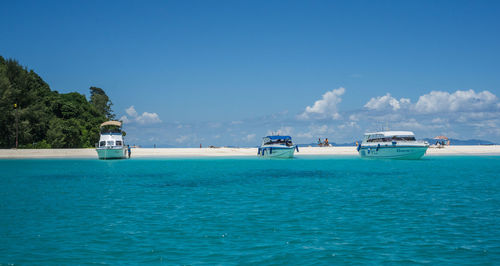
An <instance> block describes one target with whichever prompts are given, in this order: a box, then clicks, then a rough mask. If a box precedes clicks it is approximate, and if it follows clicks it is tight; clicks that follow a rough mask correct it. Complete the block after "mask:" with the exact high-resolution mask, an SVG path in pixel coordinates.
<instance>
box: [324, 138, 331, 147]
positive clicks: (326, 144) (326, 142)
mask: <svg viewBox="0 0 500 266" xmlns="http://www.w3.org/2000/svg"><path fill="white" fill-rule="evenodd" d="M325 146H326V147H328V146H330V144H328V138H326V139H325Z"/></svg>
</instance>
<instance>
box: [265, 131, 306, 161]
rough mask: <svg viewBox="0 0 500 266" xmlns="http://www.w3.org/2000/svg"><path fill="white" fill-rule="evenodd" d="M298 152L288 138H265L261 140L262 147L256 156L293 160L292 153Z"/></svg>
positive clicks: (297, 148) (290, 138)
mask: <svg viewBox="0 0 500 266" xmlns="http://www.w3.org/2000/svg"><path fill="white" fill-rule="evenodd" d="M295 151H297V152H298V151H299V147H298V146H297V145H293V142H292V137H290V136H279V135H278V136H266V137H264V138H262V145H261V146H260V147H259V149H258V151H257V155H258V156H262V157H267V158H293V155H294V152H295Z"/></svg>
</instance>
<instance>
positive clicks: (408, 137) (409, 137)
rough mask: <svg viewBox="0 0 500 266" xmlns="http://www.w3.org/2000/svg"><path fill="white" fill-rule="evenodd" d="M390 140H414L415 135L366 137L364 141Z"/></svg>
mask: <svg viewBox="0 0 500 266" xmlns="http://www.w3.org/2000/svg"><path fill="white" fill-rule="evenodd" d="M392 141H415V136H387V137H379V136H377V137H374V138H371V137H368V139H367V140H366V142H392Z"/></svg>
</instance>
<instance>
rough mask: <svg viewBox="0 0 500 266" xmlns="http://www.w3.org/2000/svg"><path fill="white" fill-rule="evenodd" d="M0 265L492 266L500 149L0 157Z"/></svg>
mask: <svg viewBox="0 0 500 266" xmlns="http://www.w3.org/2000/svg"><path fill="white" fill-rule="evenodd" d="M0 169H1V172H0V240H1V242H0V264H2V263H3V264H7V263H14V264H44V265H46V264H52V265H60V264H87V263H99V264H124V263H130V264H143V263H154V264H159V263H165V264H199V263H210V264H213V263H219V264H237V263H240V264H301V265H303V264H309V265H312V264H314V265H316V264H323V265H326V264H339V263H355V264H358V263H377V264H378V263H389V264H391V263H392V264H401V263H405V264H406V263H410V264H412V263H414V264H494V263H496V262H498V261H500V210H499V207H500V180H499V178H500V174H499V172H500V157H498V156H486V157H463V156H454V157H424V159H423V160H418V161H391V160H362V159H359V158H357V157H327V156H317V157H313V156H307V157H299V158H297V159H293V160H267V159H262V158H261V159H259V158H216V159H207V158H205V159H131V160H117V161H99V160H93V159H78V160H77V159H39V160H26V159H25V160H0Z"/></svg>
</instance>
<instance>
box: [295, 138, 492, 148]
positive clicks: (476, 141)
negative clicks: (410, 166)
mask: <svg viewBox="0 0 500 266" xmlns="http://www.w3.org/2000/svg"><path fill="white" fill-rule="evenodd" d="M422 140H425V141H427V142H429V144H435V143H436V140H435V139H432V138H424V139H422ZM360 141H361V140H360ZM330 144H332V145H333V146H339V147H347V146H356V142H350V143H334V142H330ZM495 144H496V143H493V142H491V141H488V140H480V139H468V140H460V139H450V145H457V146H464V145H495ZM298 145H299V147H308V146H313V147H314V146H318V143H316V142H315V143H309V144H298Z"/></svg>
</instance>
